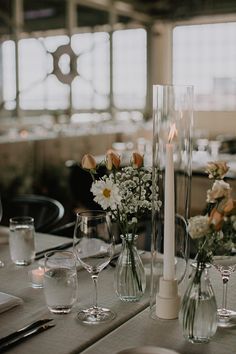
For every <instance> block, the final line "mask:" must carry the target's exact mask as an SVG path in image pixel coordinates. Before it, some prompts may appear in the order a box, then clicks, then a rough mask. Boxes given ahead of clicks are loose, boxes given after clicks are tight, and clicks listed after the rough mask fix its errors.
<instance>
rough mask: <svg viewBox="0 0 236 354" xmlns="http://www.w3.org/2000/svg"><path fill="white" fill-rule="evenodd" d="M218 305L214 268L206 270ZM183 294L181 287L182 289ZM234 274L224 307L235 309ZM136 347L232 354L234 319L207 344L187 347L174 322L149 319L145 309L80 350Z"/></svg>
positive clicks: (108, 353)
mask: <svg viewBox="0 0 236 354" xmlns="http://www.w3.org/2000/svg"><path fill="white" fill-rule="evenodd" d="M210 275H211V281H212V285H213V288H214V291H215V294H216V299H217V303H218V305H220V304H221V300H222V280H221V277H220V275H219V274H218V272H217V271H215V270H214V269H211V271H210ZM185 286H186V285H185ZM182 291H184V286H183V288H182ZM235 291H236V274H235V273H234V274H232V276H231V279H230V283H229V291H228V305H229V307H230V308H232V309H234V310H236V296H235ZM140 346H155V347H163V348H168V349H172V350H175V351H176V352H178V353H180V354H234V353H236V319H235V326H233V327H231V328H218V329H217V332H216V334H215V336H214V337H213V338H212V340H211V341H210V342H209V343H207V344H191V343H188V342H187V341H185V340H184V338H183V335H182V332H181V326H180V324H179V321H178V320H160V319H155V320H154V319H152V318H151V316H150V310H149V308H147V309H145V310H144V311H142V312H141V313H139V314H137V315H136V316H135V317H133V318H131V319H130V320H129V321H127V322H126V323H125V324H123V325H122V326H121V327H119V328H117V329H116V330H114V331H113V332H112V333H110V334H108V335H107V336H106V337H104V338H103V339H101V340H99V341H98V342H97V343H95V344H94V345H92V346H91V347H89V348H88V349H87V350H85V351H83V352H82V353H83V354H115V353H118V352H119V351H121V350H124V349H126V348H132V347H140Z"/></svg>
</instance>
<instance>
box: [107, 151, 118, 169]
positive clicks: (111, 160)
mask: <svg viewBox="0 0 236 354" xmlns="http://www.w3.org/2000/svg"><path fill="white" fill-rule="evenodd" d="M106 166H107V169H108V170H109V171H111V170H112V168H113V167H114V168H115V169H117V170H118V168H119V167H120V156H119V155H118V154H117V152H115V151H114V150H108V151H107V153H106Z"/></svg>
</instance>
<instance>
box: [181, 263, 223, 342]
mask: <svg viewBox="0 0 236 354" xmlns="http://www.w3.org/2000/svg"><path fill="white" fill-rule="evenodd" d="M192 267H193V270H192V275H191V279H190V282H189V284H188V287H187V290H186V292H185V294H184V296H183V299H182V304H181V308H180V313H179V320H180V323H181V325H182V330H183V336H184V337H185V339H186V340H188V341H189V342H191V343H207V342H209V341H210V339H211V338H212V337H213V336H214V334H215V332H216V330H217V305H216V299H215V294H214V291H213V288H212V285H211V282H210V278H209V272H208V271H209V268H210V266H206V265H205V264H202V263H200V264H199V263H197V264H193V265H192Z"/></svg>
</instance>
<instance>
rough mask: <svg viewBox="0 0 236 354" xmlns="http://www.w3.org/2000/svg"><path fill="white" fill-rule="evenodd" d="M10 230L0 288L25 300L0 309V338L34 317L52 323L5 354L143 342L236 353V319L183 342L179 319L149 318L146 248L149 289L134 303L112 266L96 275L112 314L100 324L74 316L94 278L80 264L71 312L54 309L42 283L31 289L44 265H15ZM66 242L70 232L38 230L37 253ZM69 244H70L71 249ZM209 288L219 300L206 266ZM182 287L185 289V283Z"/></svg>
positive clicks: (234, 290) (90, 350)
mask: <svg viewBox="0 0 236 354" xmlns="http://www.w3.org/2000/svg"><path fill="white" fill-rule="evenodd" d="M8 233H9V230H8V228H6V227H0V259H1V260H3V261H4V263H5V266H4V267H3V268H0V291H1V292H3V293H7V294H11V295H14V296H17V297H19V298H21V299H22V300H23V303H22V304H20V305H18V306H15V307H13V308H11V309H10V310H7V311H5V312H2V313H0V328H1V331H0V337H4V336H7V335H8V334H10V333H12V332H14V331H16V330H18V329H19V328H22V327H23V326H24V325H27V324H29V323H31V322H33V321H36V320H39V319H43V318H52V319H53V320H54V323H55V326H54V327H52V328H50V329H49V330H47V331H44V332H42V333H40V334H38V335H34V336H31V337H29V338H28V339H27V340H25V341H23V342H21V343H18V344H17V345H15V346H14V347H11V348H9V349H8V350H7V353H9V354H13V353H14V354H26V353H32V354H49V353H50V354H54V353H55V354H77V353H83V354H108V353H109V354H113V353H114V354H115V353H119V352H120V351H122V350H124V349H127V348H132V347H142V346H153V347H156V348H157V347H161V348H166V349H169V350H172V351H175V352H176V353H178V354H213V353H214V354H233V353H236V320H235V324H234V322H233V321H232V326H231V327H230V328H218V329H217V332H216V334H215V336H214V337H213V338H212V339H211V341H210V342H209V343H206V344H192V343H190V342H187V341H186V340H185V339H184V337H183V335H182V331H181V325H180V323H179V320H178V319H174V320H162V319H159V318H155V319H153V318H152V316H151V315H150V313H151V312H150V308H149V304H150V264H151V256H150V253H149V252H145V253H143V255H142V257H144V265H145V271H146V275H147V288H146V292H145V294H144V296H143V297H142V298H141V300H139V301H138V302H124V301H121V300H120V299H119V298H118V296H117V295H116V293H115V290H114V285H113V284H114V272H115V267H114V266H107V267H106V268H105V269H104V270H103V271H102V272H101V273H100V275H99V282H98V303H99V305H104V306H106V307H108V308H111V309H112V310H113V311H114V312H115V313H116V317H115V319H114V320H112V321H109V322H107V323H103V324H96V325H91V324H90V325H89V324H84V323H82V322H80V321H79V320H78V319H77V313H78V310H79V309H80V308H85V307H88V306H89V305H91V304H92V303H93V282H92V280H91V277H90V275H89V273H88V272H87V271H86V270H83V269H82V268H81V267H80V268H79V269H78V289H77V302H76V304H75V305H74V306H73V308H72V311H71V312H70V313H69V314H52V313H51V312H50V311H49V310H48V308H47V306H46V302H45V298H44V290H43V288H33V287H32V286H31V283H30V281H29V271H30V270H32V269H33V268H35V267H38V266H42V265H43V259H38V260H36V261H34V262H33V263H32V264H30V265H28V266H16V265H15V264H13V262H12V261H11V259H10V253H9V244H8ZM64 242H68V237H61V236H55V235H49V234H40V233H36V235H35V245H36V252H39V251H41V250H44V249H47V248H50V247H55V248H57V246H58V245H61V244H62V243H64ZM69 249H71V248H69ZM210 275H211V281H212V285H213V289H214V291H215V294H216V299H217V303H218V305H220V302H221V297H222V280H221V276H220V275H219V274H218V273H217V271H216V270H214V269H213V268H212V269H211V270H210ZM187 282H188V277H186V279H185V281H184V282H183V283H182V285H181V287H180V292H181V293H182V294H183V292H184V289H185V286H186V285H185V283H186V284H187ZM228 305H229V306H230V307H231V308H232V309H235V310H236V276H235V274H232V276H231V279H230V282H229V289H228Z"/></svg>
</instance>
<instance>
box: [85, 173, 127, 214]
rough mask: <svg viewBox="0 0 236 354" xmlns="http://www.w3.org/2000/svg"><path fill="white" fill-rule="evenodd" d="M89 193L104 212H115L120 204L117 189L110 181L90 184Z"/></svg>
mask: <svg viewBox="0 0 236 354" xmlns="http://www.w3.org/2000/svg"><path fill="white" fill-rule="evenodd" d="M91 192H92V193H93V195H94V200H95V202H97V203H98V204H100V205H101V207H102V208H103V209H104V210H106V209H111V210H115V209H116V208H117V206H118V205H119V204H120V202H121V197H120V194H119V188H118V187H117V185H116V184H115V183H113V182H112V181H111V180H110V179H106V180H98V181H95V182H94V183H93V184H92V187H91Z"/></svg>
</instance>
